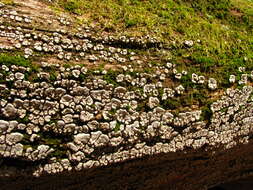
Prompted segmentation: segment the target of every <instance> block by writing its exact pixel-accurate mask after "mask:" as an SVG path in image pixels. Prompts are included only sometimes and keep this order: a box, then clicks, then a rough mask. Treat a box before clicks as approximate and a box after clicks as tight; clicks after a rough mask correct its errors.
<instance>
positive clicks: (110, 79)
mask: <svg viewBox="0 0 253 190" xmlns="http://www.w3.org/2000/svg"><path fill="white" fill-rule="evenodd" d="M118 74H119V72H118V71H113V70H108V71H107V73H106V74H105V75H104V76H103V79H104V80H105V81H106V82H107V83H109V84H113V85H114V86H119V84H118V83H117V82H116V77H117V76H118Z"/></svg>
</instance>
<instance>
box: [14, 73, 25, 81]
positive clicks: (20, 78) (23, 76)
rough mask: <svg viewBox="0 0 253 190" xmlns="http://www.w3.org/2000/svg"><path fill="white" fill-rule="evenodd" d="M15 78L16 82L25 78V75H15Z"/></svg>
mask: <svg viewBox="0 0 253 190" xmlns="http://www.w3.org/2000/svg"><path fill="white" fill-rule="evenodd" d="M15 78H16V79H17V80H23V79H24V78H25V75H24V74H23V73H19V72H18V73H15Z"/></svg>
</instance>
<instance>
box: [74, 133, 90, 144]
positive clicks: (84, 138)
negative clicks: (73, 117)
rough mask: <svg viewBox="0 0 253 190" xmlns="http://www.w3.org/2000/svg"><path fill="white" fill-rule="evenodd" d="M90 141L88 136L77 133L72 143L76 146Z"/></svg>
mask: <svg viewBox="0 0 253 190" xmlns="http://www.w3.org/2000/svg"><path fill="white" fill-rule="evenodd" d="M89 140H90V134H86V133H79V134H77V135H75V136H74V142H75V143H76V144H87V143H88V142H89Z"/></svg>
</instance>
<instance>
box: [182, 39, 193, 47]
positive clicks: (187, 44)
mask: <svg viewBox="0 0 253 190" xmlns="http://www.w3.org/2000/svg"><path fill="white" fill-rule="evenodd" d="M193 44H194V43H193V41H192V40H185V41H184V45H186V46H187V47H192V46H193Z"/></svg>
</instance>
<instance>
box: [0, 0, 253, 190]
mask: <svg viewBox="0 0 253 190" xmlns="http://www.w3.org/2000/svg"><path fill="white" fill-rule="evenodd" d="M0 16H1V18H0V20H1V22H7V23H8V22H10V21H11V22H16V23H23V24H24V25H27V26H26V27H21V26H19V27H18V28H16V27H14V26H5V25H4V24H3V25H0V28H1V31H0V36H1V37H2V38H7V39H9V41H10V43H7V44H6V43H4V40H3V42H1V41H0V49H1V50H3V51H14V50H15V51H16V50H17V49H19V50H22V51H23V52H24V56H25V57H26V58H31V57H33V56H35V55H36V54H37V53H45V54H50V56H51V58H52V59H53V60H57V61H59V60H65V61H70V60H72V61H76V62H78V61H80V60H82V61H88V62H89V64H93V63H94V64H95V63H96V62H99V61H105V62H106V63H111V64H113V63H114V64H116V63H117V64H122V65H120V67H119V69H118V70H116V71H114V72H112V71H109V70H107V69H90V68H89V67H88V66H87V65H86V66H83V65H82V66H80V65H72V66H71V65H67V66H66V65H65V66H64V65H63V64H58V62H57V63H55V64H54V63H51V62H43V61H39V63H36V64H37V66H38V68H37V69H36V70H35V69H33V70H32V68H30V67H28V66H16V65H8V64H3V65H1V66H0V157H1V169H0V185H1V186H2V187H3V189H11V188H12V189H13V188H17V187H18V189H46V188H47V189H48V188H49V189H80V188H87V189H168V188H169V189H206V188H208V187H211V186H213V185H216V184H218V183H220V182H224V180H232V179H236V178H240V177H243V176H244V175H245V176H247V175H250V170H252V168H253V162H252V161H253V156H252V155H253V145H252V132H253V88H252V81H253V77H252V72H251V75H249V74H247V73H246V71H245V69H243V68H239V70H240V72H241V75H240V80H239V81H236V77H237V76H235V75H230V77H229V79H228V83H231V84H234V83H236V82H238V83H237V84H238V85H239V86H240V87H241V88H240V89H239V88H237V87H235V86H231V88H226V89H225V90H224V89H221V87H220V86H219V85H220V83H219V81H218V80H216V79H214V78H208V77H207V76H204V75H200V76H199V75H197V74H195V73H189V72H188V71H187V70H183V71H181V72H179V69H178V68H177V67H176V65H175V64H173V63H171V62H169V60H166V61H164V62H163V65H161V66H157V67H154V70H152V72H150V73H148V72H144V71H142V70H138V69H136V68H132V67H131V64H129V65H128V66H126V65H124V63H128V62H129V63H132V62H134V63H136V64H137V65H138V66H140V65H142V63H143V62H145V60H146V58H145V56H143V55H141V54H138V51H137V50H138V49H147V48H149V47H156V46H159V47H160V48H162V43H159V42H158V41H157V40H155V39H153V38H148V37H147V38H140V39H138V38H127V37H125V36H121V37H118V38H116V37H113V36H96V32H95V30H93V29H92V28H89V27H88V28H86V30H83V29H80V30H79V32H77V33H74V32H73V33H67V32H66V30H64V28H65V27H66V26H69V25H71V21H68V20H67V19H65V18H59V19H58V20H54V19H52V23H57V24H56V26H57V27H59V28H56V29H55V28H52V31H43V30H42V29H38V30H35V31H33V32H32V30H31V29H30V28H29V26H30V24H31V23H32V22H33V20H34V18H33V17H32V16H31V15H30V16H28V15H25V14H21V13H20V12H17V11H15V10H10V9H9V8H5V6H4V4H2V3H1V4H0ZM83 31H84V32H83ZM2 38H0V39H2ZM119 44H120V45H119ZM183 45H184V46H186V48H191V47H192V46H194V41H192V40H186V41H184V42H183ZM184 76H188V78H187V81H186V82H189V83H191V85H199V87H200V88H203V89H206V92H208V93H210V94H212V93H213V94H216V95H214V98H213V99H212V102H211V103H210V104H209V105H192V106H191V107H189V106H187V107H184V106H183V105H174V102H175V101H176V100H178V99H180V98H182V97H183V96H184V95H185V96H187V93H188V89H187V86H186V85H185V83H183V82H185V79H184V81H183V78H184ZM168 81H172V82H170V83H168ZM218 90H219V91H218ZM218 92H219V93H218ZM217 94H218V95H217ZM207 116H208V117H207ZM207 166H209V167H207ZM210 166H212V167H210ZM196 168H197V169H196ZM238 171H240V172H241V173H240V172H239V173H237V172H238ZM221 173H224V176H223V175H221ZM21 178H22V180H21ZM31 179H33V181H31ZM154 182H155V183H154Z"/></svg>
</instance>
